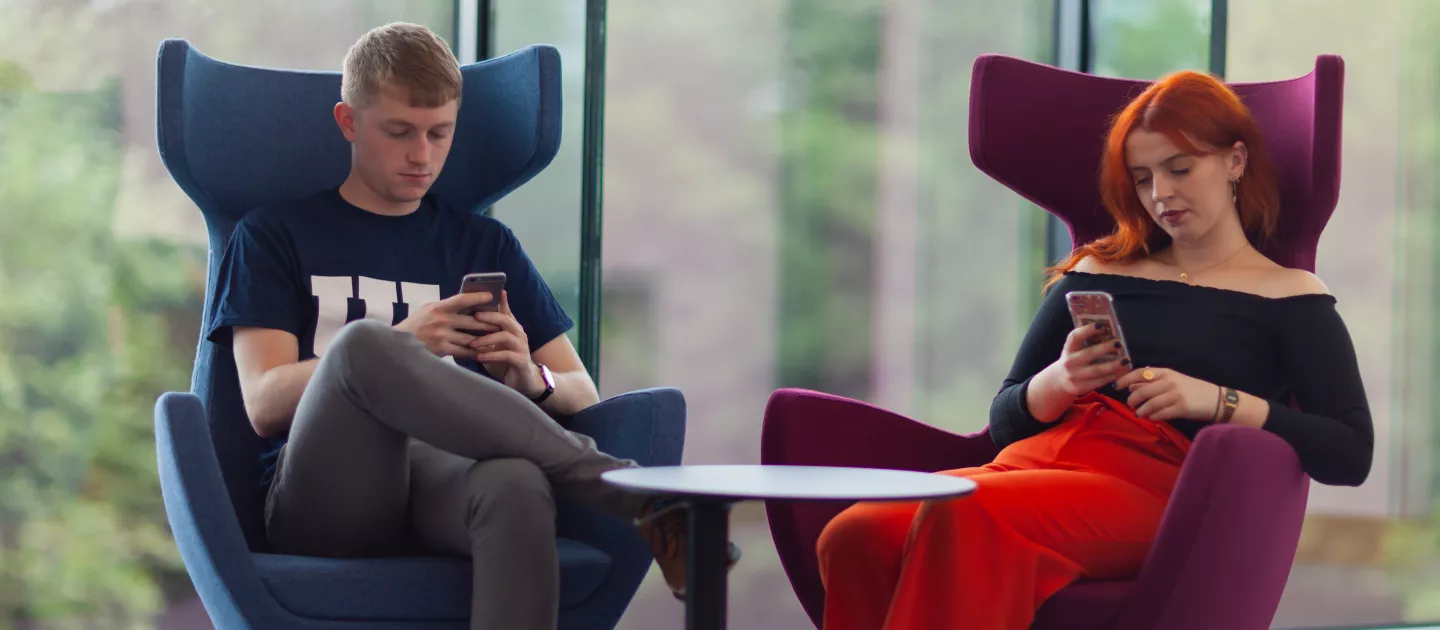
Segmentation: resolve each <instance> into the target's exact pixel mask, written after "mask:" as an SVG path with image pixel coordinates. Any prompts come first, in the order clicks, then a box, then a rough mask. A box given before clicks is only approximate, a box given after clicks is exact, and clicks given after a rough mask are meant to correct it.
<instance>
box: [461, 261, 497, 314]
mask: <svg viewBox="0 0 1440 630" xmlns="http://www.w3.org/2000/svg"><path fill="white" fill-rule="evenodd" d="M503 290H505V272H503V271H491V272H486V273H471V274H466V275H465V278H464V279H462V280H461V281H460V292H461V293H489V294H490V295H491V296H492V297H491V300H490V301H489V302H486V303H484V304H480V305H478V306H472V307H468V308H465V309H462V310H461V311H460V314H461V315H474V314H475V313H477V312H480V311H491V312H498V311H499V310H500V292H501V291H503Z"/></svg>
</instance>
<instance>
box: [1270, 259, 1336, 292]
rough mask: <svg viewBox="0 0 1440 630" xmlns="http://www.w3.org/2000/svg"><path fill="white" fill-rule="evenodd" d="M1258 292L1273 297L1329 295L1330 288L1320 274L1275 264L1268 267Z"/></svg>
mask: <svg viewBox="0 0 1440 630" xmlns="http://www.w3.org/2000/svg"><path fill="white" fill-rule="evenodd" d="M1261 278H1262V279H1263V280H1262V282H1261V285H1262V286H1261V287H1259V289H1260V290H1259V291H1258V293H1260V294H1261V295H1265V296H1266V297H1272V298H1287V297H1295V296H1297V295H1329V294H1330V288H1329V287H1327V286H1325V282H1324V281H1322V280H1320V278H1319V277H1318V276H1316V275H1315V274H1313V273H1310V272H1308V271H1305V270H1304V269H1290V268H1288V267H1282V266H1280V265H1275V266H1274V267H1273V268H1271V269H1266V270H1265V272H1264V273H1263V274H1262V275H1261Z"/></svg>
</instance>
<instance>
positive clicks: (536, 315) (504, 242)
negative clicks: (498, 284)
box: [496, 226, 574, 352]
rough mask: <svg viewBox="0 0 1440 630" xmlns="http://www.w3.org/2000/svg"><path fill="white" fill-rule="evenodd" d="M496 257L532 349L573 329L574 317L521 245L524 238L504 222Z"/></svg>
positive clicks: (506, 290)
mask: <svg viewBox="0 0 1440 630" xmlns="http://www.w3.org/2000/svg"><path fill="white" fill-rule="evenodd" d="M496 257H497V260H496V263H497V266H498V267H499V269H500V270H501V271H503V272H505V292H506V297H507V298H508V299H509V300H510V311H511V312H512V313H514V314H515V320H516V321H518V322H520V327H521V328H524V329H525V336H526V337H528V338H529V339H530V351H531V352H534V351H536V350H539V349H540V348H541V347H542V346H544V345H545V344H547V343H550V342H551V341H553V340H555V339H556V338H558V337H559V336H560V335H563V334H565V333H566V332H567V331H569V330H570V327H571V326H573V325H574V321H572V320H571V319H570V316H569V315H568V314H566V313H565V309H564V308H562V307H561V306H560V303H559V302H558V301H557V300H556V299H555V295H554V293H552V292H551V291H550V286H549V285H547V284H546V283H545V279H544V278H542V277H541V276H540V271H539V270H538V269H536V268H535V264H534V263H533V262H531V260H530V257H529V256H528V255H527V254H526V253H525V249H524V247H522V246H521V245H520V240H519V239H518V238H516V237H515V233H514V232H512V231H511V230H510V228H508V227H503V226H502V229H501V233H500V238H499V241H498V244H497V247H496Z"/></svg>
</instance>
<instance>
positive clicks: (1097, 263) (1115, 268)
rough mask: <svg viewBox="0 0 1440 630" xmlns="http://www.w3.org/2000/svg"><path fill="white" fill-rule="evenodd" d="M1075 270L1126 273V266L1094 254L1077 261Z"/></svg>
mask: <svg viewBox="0 0 1440 630" xmlns="http://www.w3.org/2000/svg"><path fill="white" fill-rule="evenodd" d="M1075 271H1079V272H1081V273H1113V274H1125V268H1124V267H1123V266H1121V265H1117V264H1115V263H1108V262H1105V261H1103V260H1100V259H1099V258H1096V257H1094V256H1086V257H1084V258H1081V259H1080V262H1078V263H1075Z"/></svg>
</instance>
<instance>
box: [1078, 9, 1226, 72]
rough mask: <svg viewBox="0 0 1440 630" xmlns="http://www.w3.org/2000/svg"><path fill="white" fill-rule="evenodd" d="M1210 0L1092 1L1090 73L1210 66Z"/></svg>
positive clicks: (1193, 68) (1205, 67) (1172, 69)
mask: <svg viewBox="0 0 1440 630" xmlns="http://www.w3.org/2000/svg"><path fill="white" fill-rule="evenodd" d="M1210 5H1211V0H1091V3H1090V7H1091V8H1090V10H1091V11H1092V14H1091V20H1092V22H1093V23H1092V25H1091V33H1092V35H1093V37H1094V40H1093V45H1092V47H1091V49H1090V52H1091V66H1090V67H1091V68H1093V71H1094V73H1095V74H1098V75H1102V76H1109V77H1125V78H1128V79H1158V78H1160V77H1162V76H1164V75H1165V74H1167V73H1169V72H1173V71H1175V70H1183V69H1189V70H1200V71H1205V70H1209V69H1210Z"/></svg>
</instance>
